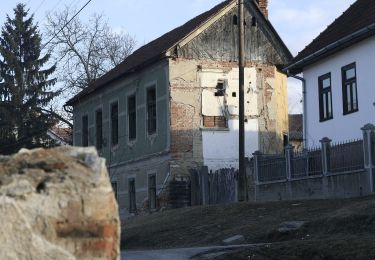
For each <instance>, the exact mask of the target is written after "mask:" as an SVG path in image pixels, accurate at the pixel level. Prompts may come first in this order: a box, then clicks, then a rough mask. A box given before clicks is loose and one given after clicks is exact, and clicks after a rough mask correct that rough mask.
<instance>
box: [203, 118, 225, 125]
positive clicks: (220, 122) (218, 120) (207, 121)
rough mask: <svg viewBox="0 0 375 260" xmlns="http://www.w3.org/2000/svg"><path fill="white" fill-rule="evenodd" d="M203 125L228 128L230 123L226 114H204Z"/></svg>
mask: <svg viewBox="0 0 375 260" xmlns="http://www.w3.org/2000/svg"><path fill="white" fill-rule="evenodd" d="M203 126H204V127H209V128H215V127H216V128H217V127H220V128H227V127H228V123H227V119H226V118H225V116H203Z"/></svg>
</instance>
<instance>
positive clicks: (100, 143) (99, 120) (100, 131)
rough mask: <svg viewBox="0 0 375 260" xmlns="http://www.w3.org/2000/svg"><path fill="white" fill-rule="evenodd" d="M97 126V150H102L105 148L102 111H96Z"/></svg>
mask: <svg viewBox="0 0 375 260" xmlns="http://www.w3.org/2000/svg"><path fill="white" fill-rule="evenodd" d="M95 124H96V148H97V149H98V150H100V149H102V147H103V116H102V110H101V109H99V110H96V116H95Z"/></svg>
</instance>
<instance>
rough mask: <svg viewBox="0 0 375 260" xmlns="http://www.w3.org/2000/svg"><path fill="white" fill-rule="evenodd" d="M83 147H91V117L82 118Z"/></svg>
mask: <svg viewBox="0 0 375 260" xmlns="http://www.w3.org/2000/svg"><path fill="white" fill-rule="evenodd" d="M82 146H85V147H87V146H89V117H88V116H87V115H85V116H83V117H82Z"/></svg>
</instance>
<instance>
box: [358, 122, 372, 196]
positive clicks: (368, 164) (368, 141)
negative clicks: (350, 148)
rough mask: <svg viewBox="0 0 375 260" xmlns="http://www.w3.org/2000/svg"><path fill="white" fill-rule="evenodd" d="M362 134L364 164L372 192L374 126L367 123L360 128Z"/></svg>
mask: <svg viewBox="0 0 375 260" xmlns="http://www.w3.org/2000/svg"><path fill="white" fill-rule="evenodd" d="M361 130H362V134H363V153H364V164H365V165H364V166H365V169H366V170H367V171H368V174H369V183H370V189H371V192H374V176H373V174H374V164H375V160H374V157H375V151H374V150H375V126H374V125H373V124H367V125H365V126H364V127H362V128H361Z"/></svg>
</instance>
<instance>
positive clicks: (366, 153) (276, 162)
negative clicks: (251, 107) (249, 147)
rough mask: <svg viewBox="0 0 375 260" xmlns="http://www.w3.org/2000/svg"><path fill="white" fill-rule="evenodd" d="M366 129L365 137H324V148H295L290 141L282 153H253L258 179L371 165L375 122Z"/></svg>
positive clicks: (349, 170)
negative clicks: (335, 140) (337, 139)
mask: <svg viewBox="0 0 375 260" xmlns="http://www.w3.org/2000/svg"><path fill="white" fill-rule="evenodd" d="M361 129H362V132H363V139H358V140H354V141H348V142H343V143H338V144H333V145H332V144H331V142H332V141H331V140H330V139H329V138H327V137H325V138H323V139H322V140H321V141H320V143H321V147H320V148H315V149H309V150H306V149H305V150H303V151H302V152H300V151H294V147H293V146H291V145H288V146H286V147H285V149H284V154H282V155H265V154H262V153H260V152H259V151H257V152H255V153H254V154H253V172H254V176H255V181H256V182H257V183H259V182H274V181H280V180H291V179H299V178H306V177H313V176H323V175H324V176H328V175H330V174H337V173H347V172H355V171H358V170H364V169H371V171H372V168H373V167H374V165H375V126H373V125H371V124H368V125H366V126H364V127H363V128H361Z"/></svg>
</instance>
